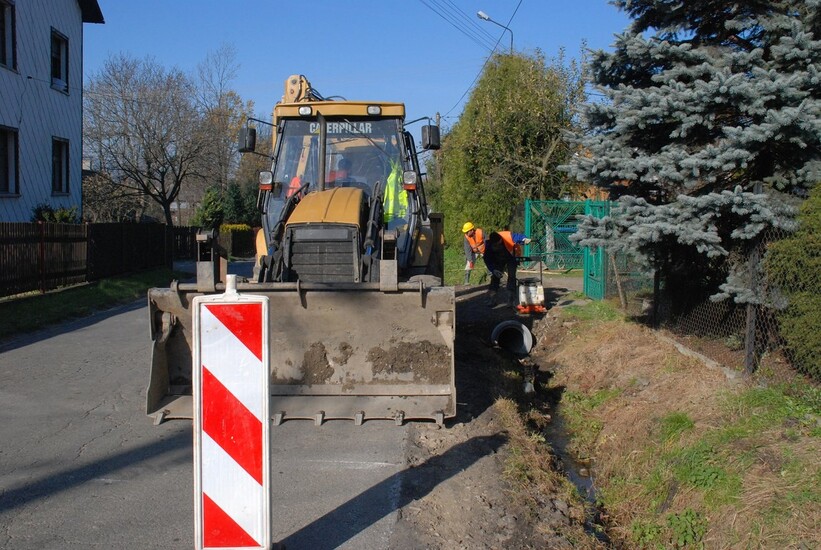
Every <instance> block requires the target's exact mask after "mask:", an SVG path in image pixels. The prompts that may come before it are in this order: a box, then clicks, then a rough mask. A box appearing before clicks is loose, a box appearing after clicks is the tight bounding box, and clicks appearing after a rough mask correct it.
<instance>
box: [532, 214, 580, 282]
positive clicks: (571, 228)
mask: <svg viewBox="0 0 821 550" xmlns="http://www.w3.org/2000/svg"><path fill="white" fill-rule="evenodd" d="M582 214H584V203H583V202H578V201H531V200H528V201H525V234H526V235H528V236H529V237H530V238H531V239H532V242H531V243H530V244H529V245H528V246H527V247H526V248H525V255H526V256H530V257H539V258H540V259H541V260H542V262H543V263H544V266H545V268H547V269H555V270H566V269H581V268H582V265H583V261H584V259H583V251H582V249H581V248H580V247H578V246H576V245H575V244H573V243H572V242H571V241H570V236H571V235H572V234H573V233H575V232H576V226H577V225H578V223H579V221H578V220H577V219H576V216H579V215H582Z"/></svg>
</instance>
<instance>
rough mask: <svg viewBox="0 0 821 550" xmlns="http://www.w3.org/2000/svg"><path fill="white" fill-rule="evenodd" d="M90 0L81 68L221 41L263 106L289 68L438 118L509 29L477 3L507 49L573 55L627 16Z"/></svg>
mask: <svg viewBox="0 0 821 550" xmlns="http://www.w3.org/2000/svg"><path fill="white" fill-rule="evenodd" d="M98 1H99V4H100V8H101V9H102V11H103V16H104V17H105V21H106V22H105V24H103V25H95V24H86V25H85V26H84V33H85V35H84V68H83V72H84V77H85V78H86V79H87V78H88V77H89V76H90V75H93V74H95V73H96V72H98V71H99V70H100V69H101V67H102V66H103V63H104V61H105V60H106V59H107V58H108V57H109V56H111V55H113V54H118V53H126V54H129V55H131V56H134V57H137V58H143V57H147V56H151V57H153V58H154V59H155V60H157V61H158V62H160V63H161V64H163V65H165V66H168V67H171V66H174V67H178V68H179V69H182V70H184V71H186V72H191V73H193V72H194V71H195V69H196V66H197V64H198V63H200V62H201V61H202V60H203V59H204V58H205V56H206V54H207V53H208V52H210V51H214V50H216V49H217V48H219V47H220V46H221V45H223V44H231V45H233V47H234V48H235V50H236V53H237V61H238V63H239V67H238V71H237V78H236V80H235V81H234V82H233V86H232V87H233V88H234V89H235V90H236V91H237V92H238V93H239V94H240V96H242V97H243V99H246V100H247V99H252V100H253V101H254V103H255V111H256V113H257V114H259V115H261V118H266V119H267V118H268V117H269V116H270V112H271V109H272V107H273V105H274V104H275V103H276V102H277V101H278V100H279V99H280V98H281V96H282V91H283V83H284V81H285V78H286V77H287V76H288V75H291V74H296V73H299V74H304V75H306V76H307V77H308V79H309V80H310V81H311V84H312V85H313V86H314V88H316V89H317V90H318V91H319V92H320V93H321V94H322V95H324V96H331V95H340V96H343V97H345V98H347V99H362V100H384V101H400V102H403V103H405V105H406V110H407V116H408V119H409V120H410V119H415V118H420V117H426V116H430V117H434V116H435V115H436V113H437V112H439V113H441V115H442V116H443V117H444V118H443V121H442V122H443V126H445V127H448V126H450V125H452V124H453V123H455V122H456V120H457V118H458V116H459V114H460V113H461V111H462V108H463V106H464V103H465V101H466V99H467V97H468V95H467V94H465V92H467V91H469V90H470V88H471V85H472V83H473V82H474V79H475V78H476V76H477V75H478V74H479V72H480V70H481V68H482V65H483V64H484V62H485V60H486V59H487V57H488V55H489V54H490V49H489V46H487V45H486V44H490V47H492V45H493V44H494V43H495V42H496V41H497V40H499V48H500V49H501V50H503V51H507V50H508V49H509V47H510V36H511V35H510V33H509V32H508V31H506V30H504V29H503V28H501V27H499V26H497V25H494V24H493V23H490V22H486V21H482V20H481V19H479V18H478V17H477V16H476V12H477V11H479V10H481V11H483V12H485V13H486V14H487V15H489V16H490V17H491V18H492V19H493V20H494V21H497V22H499V23H501V24H503V25H507V26H508V27H509V28H510V29H511V30H512V32H513V42H514V48H515V49H516V50H517V51H525V52H532V51H534V50H535V49H536V48H539V49H541V50H542V51H543V52H544V53H545V55H546V56H548V57H552V56H554V55H556V54H557V52H558V51H559V49H560V48H565V50H566V53H567V55H569V56H572V57H577V56H578V54H579V51H580V49H581V45H582V42H583V41H586V43H587V45H588V47H590V48H593V49H610V45H611V44H612V43H613V41H614V34H616V33H619V32H621V31H622V30H624V29H625V27H626V26H627V24H628V19H627V18H626V17H625V16H624V14H623V13H621V12H619V11H618V10H617V9H616V8H615V7H613V6H611V5H610V4H608V3H607V0H403V1H396V0H393V1H391V0H385V1H382V2H375V1H372V0H371V1H368V0H345V1H343V0H338V1H328V0H319V1H316V2H299V1H295V2H282V1H275V0H234V1H230V2H229V1H220V2H217V1H214V0H140V1H138V2H134V1H128V0H98ZM517 6H518V11H516V8H517ZM514 12H515V16H514ZM443 16H444V17H443ZM511 16H513V19H512V21H510V23H509V24H508V21H509V20H510V18H511ZM463 96H464V97H463Z"/></svg>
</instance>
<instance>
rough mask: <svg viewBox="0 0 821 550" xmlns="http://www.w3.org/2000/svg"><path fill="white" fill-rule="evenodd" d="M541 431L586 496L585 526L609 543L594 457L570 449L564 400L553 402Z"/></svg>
mask: <svg viewBox="0 0 821 550" xmlns="http://www.w3.org/2000/svg"><path fill="white" fill-rule="evenodd" d="M542 435H543V436H544V437H545V439H546V440H547V442H548V444H549V445H550V447H551V449H552V450H553V453H554V454H555V456H556V458H558V460H559V462H560V463H561V466H562V468H563V470H564V473H565V475H566V476H567V479H569V480H570V482H571V483H573V485H574V486H575V487H576V489H577V490H578V491H579V494H580V495H581V496H582V498H584V500H585V503H586V506H585V529H586V530H587V531H588V532H589V533H591V534H593V535H594V536H595V537H596V538H597V539H599V540H600V541H602V542H604V543H609V539H608V537H607V535H606V533H605V529H604V526H603V525H602V522H601V511H602V510H601V508H600V507H599V505H598V504H597V502H596V496H597V495H596V487H595V483H594V477H593V464H592V461H591V460H590V459H580V458H578V457H577V456H576V455H574V454H573V453H572V452H570V450H569V446H570V435H569V432H568V429H567V426H566V425H565V422H564V419H563V418H562V415H561V402H555V403H553V407H552V412H551V421H550V422H549V423H548V424H547V426H546V427H545V428H544V429H543V431H542Z"/></svg>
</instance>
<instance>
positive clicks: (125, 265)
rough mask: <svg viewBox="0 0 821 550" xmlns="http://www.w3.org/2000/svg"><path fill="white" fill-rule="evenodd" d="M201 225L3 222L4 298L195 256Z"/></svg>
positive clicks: (0, 265)
mask: <svg viewBox="0 0 821 550" xmlns="http://www.w3.org/2000/svg"><path fill="white" fill-rule="evenodd" d="M196 231H197V229H196V228H193V227H174V228H172V229H170V230H168V229H167V228H166V226H165V225H159V224H123V223H95V224H63V223H0V296H10V295H13V294H19V293H21V292H30V291H33V290H39V291H41V292H45V291H47V290H51V289H54V288H59V287H62V286H67V285H73V284H79V283H83V282H87V281H96V280H99V279H102V278H105V277H111V276H114V275H120V274H124V273H132V272H135V271H141V270H144V269H150V268H154V267H161V266H169V267H170V266H171V265H172V262H173V260H175V259H178V260H181V259H194V257H195V250H196V243H195V235H196Z"/></svg>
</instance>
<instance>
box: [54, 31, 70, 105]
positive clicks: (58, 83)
mask: <svg viewBox="0 0 821 550" xmlns="http://www.w3.org/2000/svg"><path fill="white" fill-rule="evenodd" d="M51 87H52V88H54V89H55V90H60V91H61V92H65V93H68V38H66V37H65V36H63V35H62V34H60V33H59V32H57V31H55V30H54V29H51Z"/></svg>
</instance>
